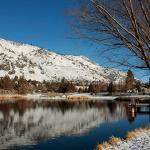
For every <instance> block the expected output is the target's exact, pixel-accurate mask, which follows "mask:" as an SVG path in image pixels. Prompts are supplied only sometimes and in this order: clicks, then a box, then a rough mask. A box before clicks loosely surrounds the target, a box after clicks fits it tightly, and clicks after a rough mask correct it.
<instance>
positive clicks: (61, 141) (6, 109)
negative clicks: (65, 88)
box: [0, 100, 150, 150]
mask: <svg viewBox="0 0 150 150" xmlns="http://www.w3.org/2000/svg"><path fill="white" fill-rule="evenodd" d="M128 108H129V107H128V103H118V102H112V101H105V102H104V101H96V102H86V103H73V102H72V103H66V102H48V101H44V102H38V101H34V102H33V101H25V100H22V101H19V102H0V150H2V149H8V150H10V149H16V150H93V149H94V148H95V147H96V145H97V144H98V143H99V142H103V141H105V140H108V139H109V138H110V137H111V136H117V137H121V138H124V137H125V135H126V133H127V132H128V131H130V130H133V129H135V128H138V127H144V126H146V125H148V124H149V122H150V115H149V107H145V106H142V107H140V108H138V109H137V113H130V112H129V109H128Z"/></svg>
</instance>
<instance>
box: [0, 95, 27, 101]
mask: <svg viewBox="0 0 150 150" xmlns="http://www.w3.org/2000/svg"><path fill="white" fill-rule="evenodd" d="M24 98H25V96H23V95H19V94H12V95H0V100H9V99H11V100H20V99H24Z"/></svg>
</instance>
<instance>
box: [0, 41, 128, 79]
mask: <svg viewBox="0 0 150 150" xmlns="http://www.w3.org/2000/svg"><path fill="white" fill-rule="evenodd" d="M6 74H9V75H10V77H14V76H21V75H23V76H24V77H25V78H26V79H31V80H37V81H43V80H46V81H60V80H61V79H62V78H65V79H67V80H73V81H105V82H110V81H116V82H119V81H122V80H123V79H124V77H125V75H126V74H125V73H123V72H120V71H118V70H116V69H106V68H103V67H102V66H99V65H98V64H96V63H94V62H92V61H91V60H89V59H88V58H86V57H83V56H72V55H60V54H57V53H54V52H50V51H48V50H46V49H43V48H40V47H36V46H32V45H28V44H22V43H17V42H12V41H8V40H4V39H0V76H4V75H6Z"/></svg>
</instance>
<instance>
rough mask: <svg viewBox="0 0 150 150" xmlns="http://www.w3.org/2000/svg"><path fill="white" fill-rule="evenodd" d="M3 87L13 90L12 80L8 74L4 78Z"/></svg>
mask: <svg viewBox="0 0 150 150" xmlns="http://www.w3.org/2000/svg"><path fill="white" fill-rule="evenodd" d="M2 88H3V89H4V90H12V88H13V84H12V80H11V79H10V77H9V76H8V75H6V76H5V77H4V78H3V82H2Z"/></svg>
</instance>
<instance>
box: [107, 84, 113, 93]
mask: <svg viewBox="0 0 150 150" xmlns="http://www.w3.org/2000/svg"><path fill="white" fill-rule="evenodd" d="M107 91H108V92H109V93H110V94H112V93H113V92H115V85H114V84H113V82H110V83H109V85H108V89H107Z"/></svg>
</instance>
